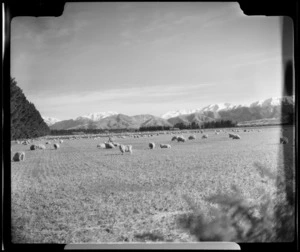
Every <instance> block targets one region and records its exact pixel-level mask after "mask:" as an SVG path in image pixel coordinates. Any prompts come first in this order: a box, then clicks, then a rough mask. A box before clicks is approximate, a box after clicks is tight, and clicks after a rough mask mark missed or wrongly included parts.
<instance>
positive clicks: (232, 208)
mask: <svg viewBox="0 0 300 252" xmlns="http://www.w3.org/2000/svg"><path fill="white" fill-rule="evenodd" d="M254 165H255V167H256V168H257V170H258V171H259V174H260V176H261V178H262V179H263V178H267V179H270V180H272V181H273V182H274V180H275V183H277V186H279V187H278V191H277V195H279V194H281V193H283V194H285V196H287V195H286V191H285V186H284V183H285V182H284V181H283V180H282V179H281V178H280V177H277V176H275V175H274V174H273V173H272V172H271V171H269V170H268V169H267V168H265V167H263V166H262V165H260V164H258V163H255V164H254ZM231 189H232V193H231V195H225V194H217V195H213V196H210V197H208V198H206V200H207V201H208V202H212V203H217V204H218V205H219V206H220V208H219V209H218V210H215V213H214V215H215V216H213V218H212V220H208V219H207V218H205V216H204V215H203V214H202V213H201V212H200V211H199V210H198V209H199V208H198V206H197V205H196V204H195V203H194V202H193V201H192V199H190V198H189V197H188V196H187V195H184V199H185V201H186V202H187V203H188V205H189V206H190V208H191V209H192V210H193V213H191V214H184V215H181V216H179V217H178V219H177V221H178V224H179V226H180V227H181V228H183V229H185V230H188V231H189V232H190V233H191V234H192V235H194V236H195V237H196V238H197V240H198V241H235V242H288V241H292V240H293V239H294V236H295V225H294V220H295V213H294V206H293V205H290V204H288V201H286V200H284V201H279V202H275V201H274V200H273V198H272V196H271V195H270V194H269V193H267V192H264V193H263V194H262V196H261V197H260V199H258V200H257V201H256V202H258V203H255V204H253V203H252V204H250V203H249V201H248V200H246V199H244V198H243V197H242V195H241V193H240V191H239V190H238V188H237V187H235V186H234V185H233V186H232V187H231Z"/></svg>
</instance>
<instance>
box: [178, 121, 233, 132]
mask: <svg viewBox="0 0 300 252" xmlns="http://www.w3.org/2000/svg"><path fill="white" fill-rule="evenodd" d="M236 125H237V122H233V121H231V120H217V121H211V122H202V123H200V124H199V123H196V122H192V123H190V124H185V123H176V124H175V125H174V128H179V129H181V130H182V129H211V128H231V127H236Z"/></svg>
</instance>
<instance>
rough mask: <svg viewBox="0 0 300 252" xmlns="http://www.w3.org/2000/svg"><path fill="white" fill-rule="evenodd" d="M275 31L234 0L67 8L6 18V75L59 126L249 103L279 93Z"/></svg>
mask: <svg viewBox="0 0 300 252" xmlns="http://www.w3.org/2000/svg"><path fill="white" fill-rule="evenodd" d="M280 32H281V30H280V18H279V17H266V16H246V15H244V14H243V12H242V10H241V9H240V7H239V4H238V3H234V2H223V3H222V2H214V3H212V2H207V3H204V2H173V3H172V2H148V3H147V2H106V3H105V2H101V3H95V2H94V3H93V2H91V3H66V5H65V9H64V13H63V15H62V16H60V17H15V18H13V20H12V23H11V76H12V77H13V78H15V80H16V81H17V84H18V86H19V87H20V88H21V89H22V90H23V92H24V94H25V96H26V97H27V99H28V100H29V101H30V102H32V103H34V105H35V107H36V108H37V109H38V111H39V112H40V113H41V115H42V116H45V117H46V116H47V117H48V116H49V117H54V118H58V119H60V120H66V119H71V118H76V117H78V116H81V115H86V114H89V113H93V112H105V111H116V112H118V113H122V114H126V115H129V116H131V115H138V114H152V115H155V116H161V115H162V114H164V113H166V112H168V111H172V110H179V109H195V108H201V107H204V106H207V105H210V104H215V103H232V104H249V103H252V102H255V101H257V100H264V99H267V98H270V97H278V96H281V95H282V79H283V76H282V63H281V60H282V58H281V35H280V34H281V33H280Z"/></svg>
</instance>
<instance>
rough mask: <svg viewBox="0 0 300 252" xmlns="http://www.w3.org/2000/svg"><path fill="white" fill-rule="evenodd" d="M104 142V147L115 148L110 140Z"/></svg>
mask: <svg viewBox="0 0 300 252" xmlns="http://www.w3.org/2000/svg"><path fill="white" fill-rule="evenodd" d="M104 144H105V148H106V149H114V148H115V146H114V144H113V143H111V142H109V143H107V142H105V143H104Z"/></svg>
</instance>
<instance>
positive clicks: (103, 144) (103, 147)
mask: <svg viewBox="0 0 300 252" xmlns="http://www.w3.org/2000/svg"><path fill="white" fill-rule="evenodd" d="M97 147H98V148H101V149H105V148H106V146H105V143H101V144H98V145H97Z"/></svg>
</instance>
